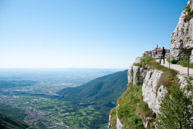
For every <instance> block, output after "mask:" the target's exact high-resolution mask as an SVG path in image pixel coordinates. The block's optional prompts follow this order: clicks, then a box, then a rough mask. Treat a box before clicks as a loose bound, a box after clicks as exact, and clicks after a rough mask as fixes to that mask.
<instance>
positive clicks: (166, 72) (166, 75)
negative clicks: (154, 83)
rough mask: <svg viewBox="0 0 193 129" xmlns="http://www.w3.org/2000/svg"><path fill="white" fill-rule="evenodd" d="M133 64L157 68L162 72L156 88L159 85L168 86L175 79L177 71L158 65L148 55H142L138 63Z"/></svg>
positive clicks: (146, 67)
mask: <svg viewBox="0 0 193 129" xmlns="http://www.w3.org/2000/svg"><path fill="white" fill-rule="evenodd" d="M134 65H137V66H140V67H143V68H145V69H157V70H161V71H162V72H163V74H162V75H161V77H160V79H159V82H158V87H157V90H158V89H159V87H160V86H161V85H164V86H165V87H167V88H168V87H169V86H171V85H172V84H173V82H174V81H175V80H176V79H177V77H176V75H177V73H178V72H177V71H175V70H173V69H169V68H167V67H164V66H162V65H160V64H159V63H157V62H156V61H155V60H154V59H153V58H152V57H150V56H147V57H144V58H143V59H142V60H141V62H140V63H138V64H134Z"/></svg>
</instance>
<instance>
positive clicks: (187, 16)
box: [184, 4, 193, 22]
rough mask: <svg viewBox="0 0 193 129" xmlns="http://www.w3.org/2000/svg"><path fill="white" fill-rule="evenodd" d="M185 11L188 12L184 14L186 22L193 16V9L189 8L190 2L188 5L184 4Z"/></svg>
mask: <svg viewBox="0 0 193 129" xmlns="http://www.w3.org/2000/svg"><path fill="white" fill-rule="evenodd" d="M185 12H187V13H188V14H187V15H186V16H185V18H184V22H188V21H190V19H192V18H193V10H191V8H190V4H188V5H187V6H186V8H185Z"/></svg>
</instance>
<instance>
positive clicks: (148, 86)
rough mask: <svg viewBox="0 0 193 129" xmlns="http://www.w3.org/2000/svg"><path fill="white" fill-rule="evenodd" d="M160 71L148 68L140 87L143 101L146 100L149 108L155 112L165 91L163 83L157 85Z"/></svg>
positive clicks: (157, 110)
mask: <svg viewBox="0 0 193 129" xmlns="http://www.w3.org/2000/svg"><path fill="white" fill-rule="evenodd" d="M162 73H163V72H162V71H160V70H149V71H148V72H147V74H146V77H145V79H144V82H143V87H142V95H143V101H144V102H146V103H147V104H148V106H149V108H150V109H152V111H153V112H155V113H156V114H157V113H158V112H159V109H160V103H161V101H162V99H163V98H164V96H165V94H166V93H167V90H166V88H165V87H164V86H163V85H161V86H159V85H158V81H159V79H160V77H161V75H162Z"/></svg>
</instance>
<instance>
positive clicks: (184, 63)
mask: <svg viewBox="0 0 193 129" xmlns="http://www.w3.org/2000/svg"><path fill="white" fill-rule="evenodd" d="M177 64H179V65H181V66H183V67H187V66H188V58H187V56H184V57H183V58H181V59H180V60H179V61H178V63H177ZM189 67H190V68H193V63H190V64H189Z"/></svg>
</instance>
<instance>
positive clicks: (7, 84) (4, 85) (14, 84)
mask: <svg viewBox="0 0 193 129" xmlns="http://www.w3.org/2000/svg"><path fill="white" fill-rule="evenodd" d="M34 84H36V82H35V81H29V80H22V81H10V80H8V81H4V80H0V88H11V87H24V86H32V85H34Z"/></svg>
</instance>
